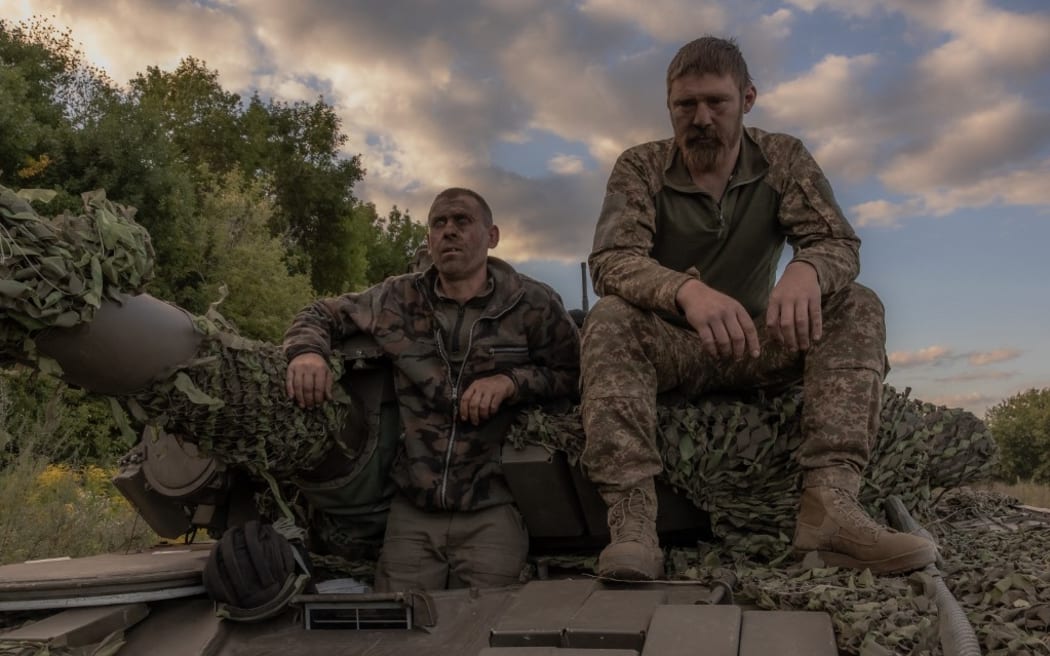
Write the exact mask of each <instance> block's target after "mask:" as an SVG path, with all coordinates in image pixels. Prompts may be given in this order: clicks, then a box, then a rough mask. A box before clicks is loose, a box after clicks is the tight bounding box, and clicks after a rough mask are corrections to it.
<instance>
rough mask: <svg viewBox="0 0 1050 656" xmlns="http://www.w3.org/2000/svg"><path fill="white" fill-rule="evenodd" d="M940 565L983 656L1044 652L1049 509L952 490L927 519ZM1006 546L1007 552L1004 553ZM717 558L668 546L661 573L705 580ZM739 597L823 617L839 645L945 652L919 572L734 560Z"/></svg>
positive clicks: (1049, 600) (855, 649)
mask: <svg viewBox="0 0 1050 656" xmlns="http://www.w3.org/2000/svg"><path fill="white" fill-rule="evenodd" d="M926 528H928V529H929V530H930V531H931V532H932V533H933V534H934V537H935V538H936V539H937V542H938V544H939V546H940V551H941V556H942V558H943V561H944V566H943V569H942V573H943V576H944V579H945V582H946V583H947V585H948V588H949V590H950V591H951V593H952V595H953V596H954V597H955V598H956V599H957V600H958V602H959V603H960V605H961V607H962V609H963V610H964V611H965V612H966V615H967V617H968V618H969V620H970V623H971V624H972V625H973V628H974V630H975V632H976V634H977V638H978V640H979V642H980V645H981V649H982V653H984V654H986V655H988V656H1018V655H1024V654H1050V634H1048V630H1050V513H1042V514H1040V513H1028V512H1025V511H1024V509H1023V508H1021V507H1020V506H1019V505H1018V504H1017V501H1016V500H1015V499H1011V498H1009V497H1005V496H1003V495H1000V494H995V493H991V492H982V491H974V490H971V489H967V488H960V489H957V490H953V491H950V492H948V493H947V494H946V495H945V496H944V497H943V498H941V499H940V500H939V501H938V502H937V503H936V504H934V506H933V508H932V512H931V514H930V516H929V517H928V518H927V521H926ZM1004 554H1009V557H1004ZM723 562H724V557H723V556H722V555H720V554H719V553H718V550H717V547H713V546H705V547H703V548H702V549H701V550H700V551H699V552H697V551H694V550H672V552H671V553H670V557H669V558H668V575H669V576H670V577H672V578H678V579H695V580H699V581H702V582H710V581H712V580H714V579H715V578H717V576H718V575H719V574H720V570H719V569H718V567H719V566H720V565H722V564H723ZM734 571H735V573H736V575H737V579H738V581H737V585H736V586H735V587H734V592H735V593H736V601H737V603H743V604H749V605H751V604H753V605H755V606H758V607H759V608H763V609H767V610H817V611H826V612H828V613H829V614H830V615H831V618H832V623H833V624H834V627H835V636H836V640H837V643H838V647H839V650H840V652H841V653H844V654H860V655H862V656H889V655H890V654H914V655H920V654H930V655H937V654H941V653H943V652H942V650H941V646H940V643H939V637H938V628H939V625H938V622H939V617H938V609H937V606H936V605H935V603H934V601H933V595H932V591H931V585H932V580H931V579H930V577H929V575H927V574H925V573H921V572H918V573H914V574H912V575H910V576H878V577H873V576H872V575H871V573H870V572H868V571H866V570H865V571H864V572H856V571H851V570H846V569H839V568H833V567H832V568H823V567H819V566H817V567H807V566H805V564H796V563H791V564H785V565H784V566H782V567H769V566H768V565H767V564H765V563H760V562H755V561H752V560H747V559H742V560H738V561H737V562H736V563H735V564H734Z"/></svg>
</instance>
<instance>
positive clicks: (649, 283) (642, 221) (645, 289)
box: [588, 144, 698, 313]
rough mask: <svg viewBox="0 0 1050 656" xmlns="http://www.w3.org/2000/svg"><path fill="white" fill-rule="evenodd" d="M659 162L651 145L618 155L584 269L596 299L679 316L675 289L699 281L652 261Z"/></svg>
mask: <svg viewBox="0 0 1050 656" xmlns="http://www.w3.org/2000/svg"><path fill="white" fill-rule="evenodd" d="M661 160H662V157H661V156H660V153H659V151H658V150H657V148H656V146H654V145H653V144H646V145H644V146H638V147H636V148H632V149H630V150H628V151H626V152H625V153H623V154H622V155H620V158H619V159H618V160H617V161H616V165H615V166H614V167H613V171H612V174H611V175H610V176H609V183H608V185H607V187H606V191H605V201H604V202H603V203H602V210H601V215H600V216H599V217H598V226H597V228H596V229H595V231H594V247H593V249H592V251H591V255H590V257H589V258H588V264H589V265H590V269H591V278H592V280H593V281H594V290H595V291H596V292H597V293H598V295H599V296H605V295H606V294H613V295H615V296H619V297H620V298H622V299H624V300H625V301H627V302H628V303H630V304H631V305H634V306H636V307H639V308H643V309H647V310H656V311H663V312H668V313H677V312H678V306H677V304H676V303H675V296H676V295H677V294H678V288H679V287H681V286H682V285H683V284H684V283H685V282H686V281H687V280H689V279H690V278H693V277H698V276H696V275H691V274H690V273H688V272H687V273H683V272H681V271H675V270H673V269H669V268H667V267H664V266H663V265H661V264H660V263H659V262H657V261H656V260H655V259H653V258H652V257H651V256H650V253H651V252H652V249H653V237H654V235H655V233H656V205H655V202H654V200H653V199H654V197H655V195H656V191H657V190H656V188H655V186H656V185H658V184H659V180H660V176H661V175H662V173H661V166H662V163H661ZM693 273H694V274H695V271H694V272H693Z"/></svg>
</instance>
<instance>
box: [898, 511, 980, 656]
mask: <svg viewBox="0 0 1050 656" xmlns="http://www.w3.org/2000/svg"><path fill="white" fill-rule="evenodd" d="M884 506H885V509H886V516H887V517H888V518H889V520H890V524H891V525H892V526H893V527H894V528H895V529H897V530H898V531H903V532H906V533H911V534H912V535H918V536H920V537H923V538H926V539H927V540H929V541H931V542H933V543H934V544H936V541H935V540H934V539H933V536H932V535H931V534H930V532H929V531H927V530H926V529H925V528H924V527H923V526H922V525H921V524H919V523H918V522H917V521H915V518H913V517H912V516H911V513H909V512H908V509H907V508H906V507H905V506H904V502H902V501H901V500H900V498H899V497H897V496H890V497H887V498H886V501H885V504H884ZM937 563H938V564H937V565H927V566H926V567H925V568H924V569H923V572H924V573H925V574H927V575H929V577H930V579H931V580H932V581H933V601H934V603H935V604H937V614H938V615H939V622H938V634H939V635H940V639H941V649H942V650H943V651H944V655H945V656H981V646H980V643H979V642H978V641H977V634H976V633H974V630H973V625H971V624H970V620H969V618H968V617H966V611H964V610H963V609H962V606H960V605H959V602H958V600H957V599H956V598H955V597H954V596H953V595H952V593H951V591H950V590H949V589H948V585H947V584H946V583H945V582H944V577H943V576H941V571H940V569H938V565H940V566H943V562H942V561H941V557H940V554H938V556H937Z"/></svg>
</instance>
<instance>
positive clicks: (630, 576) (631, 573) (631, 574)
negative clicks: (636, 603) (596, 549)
mask: <svg viewBox="0 0 1050 656" xmlns="http://www.w3.org/2000/svg"><path fill="white" fill-rule="evenodd" d="M661 569H662V568H661ZM661 576H663V573H662V572H656V573H653V572H646V571H642V570H641V569H637V568H634V567H608V568H605V569H601V570H599V571H598V578H602V579H615V580H617V581H655V580H656V579H658V578H660V577H661Z"/></svg>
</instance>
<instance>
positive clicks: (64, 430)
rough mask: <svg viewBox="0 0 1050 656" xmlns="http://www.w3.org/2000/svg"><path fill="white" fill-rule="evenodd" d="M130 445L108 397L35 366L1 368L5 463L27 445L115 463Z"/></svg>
mask: <svg viewBox="0 0 1050 656" xmlns="http://www.w3.org/2000/svg"><path fill="white" fill-rule="evenodd" d="M129 448H130V445H129V444H127V443H126V442H125V441H124V440H123V439H122V437H121V434H120V429H119V428H118V427H117V424H116V422H115V421H114V419H113V414H112V411H111V410H110V406H109V402H108V401H107V400H106V399H105V398H103V397H100V396H96V395H90V394H87V393H86V392H84V391H83V390H80V389H76V388H72V387H69V386H68V385H66V384H65V383H63V382H62V381H60V380H58V379H56V378H54V377H52V376H48V375H46V374H43V373H39V372H35V371H31V370H29V369H24V368H21V367H18V368H14V369H6V370H0V468H3V467H5V466H6V465H7V464H8V463H10V462H12V461H13V459H15V458H16V457H17V456H18V454H19V453H21V452H22V451H26V450H28V451H30V452H32V453H34V454H36V455H39V456H40V457H42V458H44V459H45V460H46V461H48V462H61V463H69V464H73V465H81V464H84V465H87V464H94V465H101V466H103V467H110V466H112V465H114V464H115V463H116V461H117V458H119V457H120V456H122V455H124V453H125V452H127V450H128V449H129Z"/></svg>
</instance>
